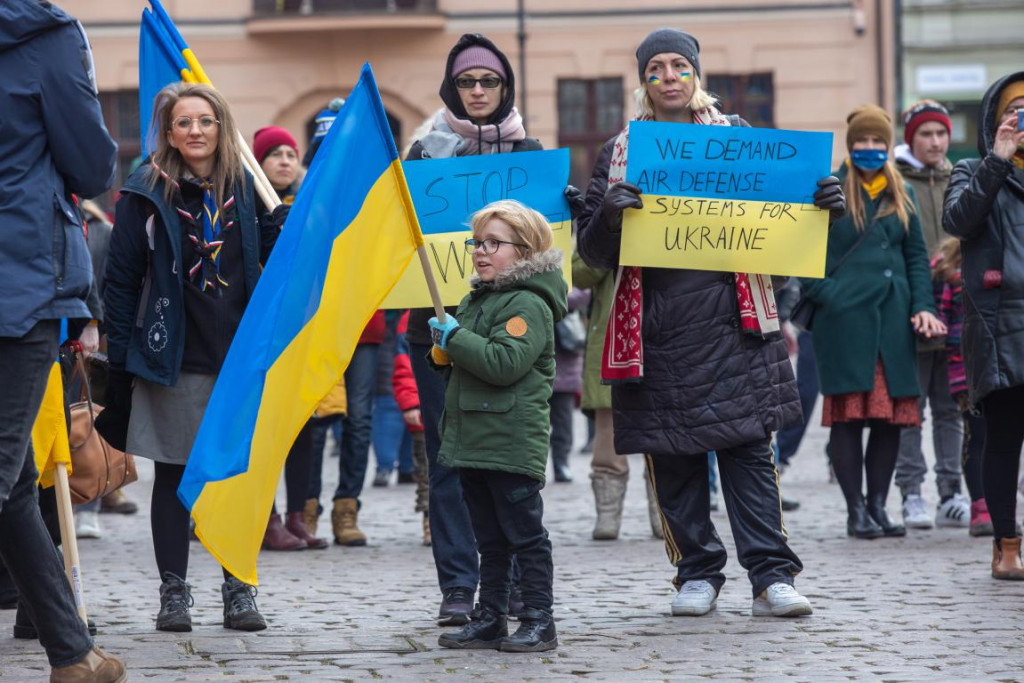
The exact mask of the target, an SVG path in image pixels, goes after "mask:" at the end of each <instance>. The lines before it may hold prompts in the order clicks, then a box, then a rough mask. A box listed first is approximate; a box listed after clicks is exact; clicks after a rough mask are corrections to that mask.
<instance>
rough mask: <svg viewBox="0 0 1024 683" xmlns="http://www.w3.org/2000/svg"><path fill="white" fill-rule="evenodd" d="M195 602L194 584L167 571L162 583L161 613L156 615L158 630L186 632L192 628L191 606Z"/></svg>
mask: <svg viewBox="0 0 1024 683" xmlns="http://www.w3.org/2000/svg"><path fill="white" fill-rule="evenodd" d="M194 604H195V601H194V600H193V599H192V586H190V585H189V584H188V583H187V582H186V581H185V579H183V578H181V577H180V576H175V575H174V574H172V573H170V572H167V573H165V574H164V582H163V583H162V584H160V613H159V614H157V615H156V630H157V631H173V632H176V633H184V632H187V631H191V630H192V615H191V614H189V608H190V607H192V605H194Z"/></svg>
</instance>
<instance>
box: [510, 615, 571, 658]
mask: <svg viewBox="0 0 1024 683" xmlns="http://www.w3.org/2000/svg"><path fill="white" fill-rule="evenodd" d="M556 647H558V635H557V634H556V633H555V618H554V617H553V616H551V615H550V614H548V613H547V612H544V611H542V610H539V609H525V610H523V613H522V615H520V617H519V628H518V629H516V632H515V633H513V634H512V635H510V636H509V637H507V638H505V639H504V640H503V641H501V647H500V648H499V649H500V650H501V651H502V652H546V651H547V650H554V649H555V648H556Z"/></svg>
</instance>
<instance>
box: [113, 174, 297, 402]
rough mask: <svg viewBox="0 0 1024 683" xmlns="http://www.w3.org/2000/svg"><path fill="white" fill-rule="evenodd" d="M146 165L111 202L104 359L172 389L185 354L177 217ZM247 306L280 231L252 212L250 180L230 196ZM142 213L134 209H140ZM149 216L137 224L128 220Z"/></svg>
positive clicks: (183, 269) (160, 183)
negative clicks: (114, 209) (115, 203)
mask: <svg viewBox="0 0 1024 683" xmlns="http://www.w3.org/2000/svg"><path fill="white" fill-rule="evenodd" d="M154 172H155V171H153V169H152V167H151V166H142V167H140V168H139V169H138V170H137V171H135V173H133V174H132V176H131V177H130V178H129V179H128V181H127V182H126V183H125V186H124V188H122V190H121V192H122V193H123V196H122V197H121V199H120V200H119V201H118V206H117V214H116V216H115V219H114V232H113V234H112V236H111V240H110V252H109V254H108V255H107V272H106V283H105V287H104V292H103V307H104V313H105V316H106V317H105V323H106V327H107V355H108V356H109V358H110V363H111V365H112V366H114V367H116V368H118V369H125V370H127V371H128V372H130V373H131V374H133V375H137V376H138V377H141V378H143V379H146V380H149V381H151V382H155V383H157V384H163V385H166V386H173V385H174V384H176V383H177V381H178V376H179V374H180V373H181V361H182V355H183V353H184V350H185V304H184V293H183V292H184V290H183V288H184V280H183V279H182V273H184V272H187V271H188V268H187V265H186V264H185V262H184V258H185V255H184V254H183V253H182V227H181V222H180V221H179V219H178V213H177V210H176V209H175V208H174V207H170V206H168V205H167V203H166V202H165V201H164V199H163V191H164V182H163V180H162V179H161V180H159V181H158V182H157V184H156V186H151V182H150V179H151V177H152V175H151V174H152V173H154ZM234 193H235V197H236V198H238V199H239V200H240V201H238V202H237V203H236V206H237V209H238V228H237V229H238V231H239V233H240V234H241V238H242V269H243V271H244V275H245V293H246V300H248V298H249V297H251V296H252V292H253V289H255V287H256V282H257V280H259V276H260V264H261V263H264V262H266V259H267V258H268V257H269V255H270V251H271V250H272V249H273V247H274V243H275V242H276V241H277V235H278V233H279V229H278V228H277V227H276V226H275V225H273V224H272V223H271V221H270V217H269V215H267V214H263V216H262V218H263V219H264V220H262V221H261V216H260V215H258V214H257V211H256V200H255V192H254V189H253V180H252V176H251V175H249V173H248V172H246V174H245V179H244V182H242V183H240V186H238V187H236V188H235V190H234ZM140 207H141V209H140ZM138 216H148V218H145V219H143V220H137V219H136V218H135V217H138Z"/></svg>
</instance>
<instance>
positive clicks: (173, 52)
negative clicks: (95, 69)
mask: <svg viewBox="0 0 1024 683" xmlns="http://www.w3.org/2000/svg"><path fill="white" fill-rule="evenodd" d="M154 3H155V4H154V9H155V10H156V12H155V13H154V12H150V11H149V10H148V9H144V10H142V22H141V24H140V25H139V121H140V122H141V125H140V126H139V130H140V131H141V132H142V155H143V156H146V155H147V154H149V153H150V152H152V151H153V150H152V147H151V146H152V143H153V140H152V131H150V130H149V124H150V121H151V119H152V118H153V100H155V99H156V96H157V93H159V92H160V91H161V90H163V89H164V88H166V87H167V86H168V85H170V84H172V83H178V82H179V81H186V82H189V83H195V82H196V81H197V79H196V77H195V76H194V75H193V74H192V71H191V70H190V69H189V66H188V63H187V62H186V60H185V57H184V55H183V53H182V51H181V50H180V49H179V48H178V46H177V44H176V43H175V39H174V37H173V36H172V33H171V32H172V31H173V33H174V34H177V29H176V28H175V27H174V23H173V22H171V19H170V17H168V16H167V13H166V12H164V11H163V7H161V6H160V3H159V0H154ZM165 22H170V25H169V26H168V24H167V23H165ZM178 35H179V36H180V34H178Z"/></svg>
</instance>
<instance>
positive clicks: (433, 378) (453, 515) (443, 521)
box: [409, 344, 480, 592]
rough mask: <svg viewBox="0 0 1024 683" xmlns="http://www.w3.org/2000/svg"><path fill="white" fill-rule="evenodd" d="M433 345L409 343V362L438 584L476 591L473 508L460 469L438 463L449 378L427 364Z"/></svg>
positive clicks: (476, 571) (448, 587)
mask: <svg viewBox="0 0 1024 683" xmlns="http://www.w3.org/2000/svg"><path fill="white" fill-rule="evenodd" d="M428 353H430V347H429V346H427V345H426V344H410V345H409V360H410V361H411V362H412V372H413V375H414V376H415V378H416V389H417V390H418V391H419V394H420V416H421V418H422V420H423V436H424V438H425V440H426V445H427V471H428V474H429V484H430V495H429V498H430V503H429V507H430V509H431V510H433V511H434V514H432V515H430V536H431V541H432V544H431V547H430V549H431V551H432V552H433V553H434V565H435V566H436V567H437V581H438V584H440V586H441V591H442V592H444V591H447V590H449V589H452V588H469V589H475V588H476V585H477V583H478V581H479V579H480V569H479V561H478V559H477V554H476V538H475V537H474V535H473V525H472V524H471V523H470V521H469V510H467V509H466V504H465V503H464V502H463V500H462V482H461V481H460V479H459V471H458V470H456V469H452V468H450V467H445V466H444V465H442V464H441V463H439V462H438V461H437V452H438V451H439V450H440V449H441V436H440V434H439V432H438V429H439V426H440V424H441V413H442V412H443V411H444V390H445V386H444V379H442V378H441V376H440V375H439V374H437V373H436V372H434V371H433V370H432V369H431V368H430V365H429V364H428V363H427V354H428Z"/></svg>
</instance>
